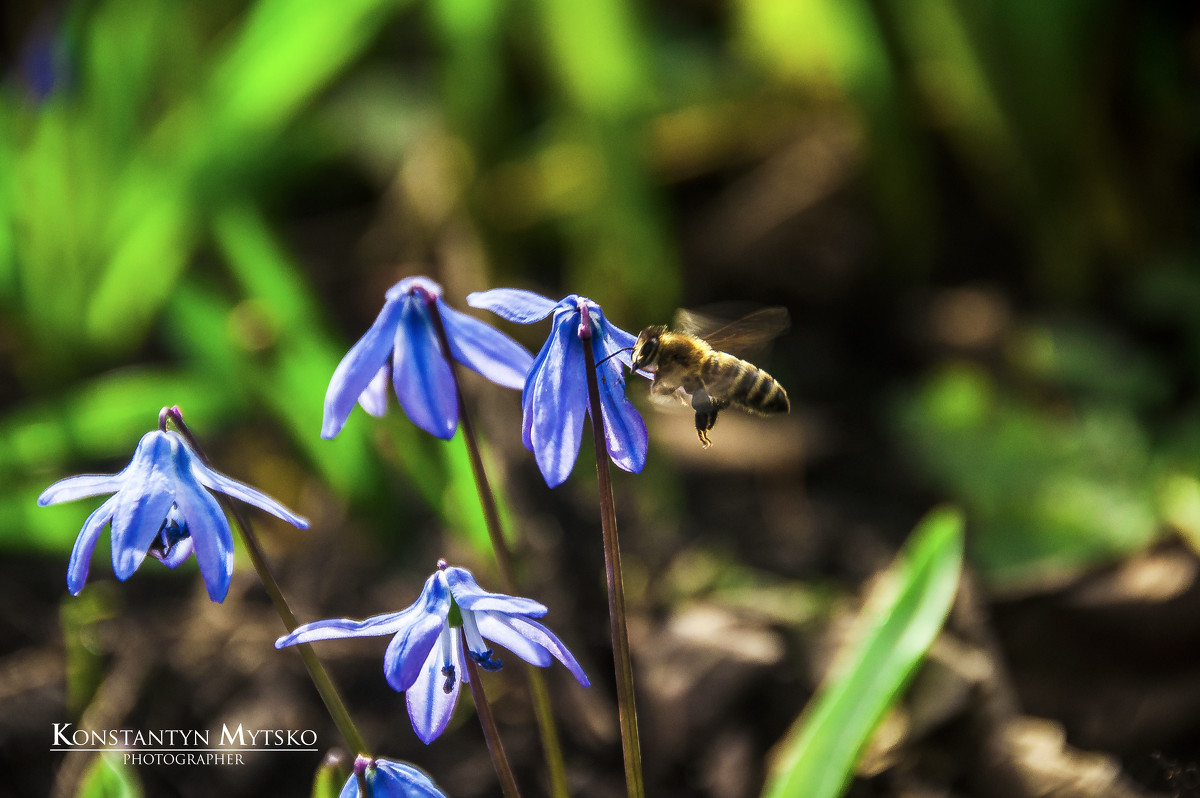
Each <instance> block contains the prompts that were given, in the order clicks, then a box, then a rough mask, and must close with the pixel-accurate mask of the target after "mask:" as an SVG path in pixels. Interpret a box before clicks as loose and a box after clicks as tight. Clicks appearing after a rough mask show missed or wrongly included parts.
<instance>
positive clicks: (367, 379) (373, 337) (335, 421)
mask: <svg viewBox="0 0 1200 798" xmlns="http://www.w3.org/2000/svg"><path fill="white" fill-rule="evenodd" d="M404 304H405V303H404V302H403V301H388V302H387V303H385V304H384V306H383V310H381V311H380V312H379V315H378V316H377V317H376V318H375V323H374V324H372V325H371V329H369V330H367V332H366V334H364V335H363V337H362V338H359V339H358V342H357V343H355V344H354V346H352V347H350V351H349V352H347V353H346V356H345V357H343V358H342V362H341V363H338V367H337V369H335V370H334V372H333V377H332V378H330V380H329V388H328V390H326V391H325V416H324V419H323V420H322V422H321V437H322V438H326V439H328V438H333V437H335V436H336V435H337V434H338V433H339V432H341V431H342V427H344V426H345V425H346V419H347V417H349V415H350V411H351V410H353V409H354V403H355V402H357V401H358V397H360V396H362V393H363V391H365V390H366V389H367V386H368V385H370V383H371V380H372V378H374V376H375V374H376V373H377V372H378V371H379V367H380V366H382V365H383V364H384V363H386V362H387V358H388V353H389V352H391V351H392V344H393V341H394V339H395V335H396V326H397V325H398V324H399V323H400V313H401V311H402V310H403V308H404Z"/></svg>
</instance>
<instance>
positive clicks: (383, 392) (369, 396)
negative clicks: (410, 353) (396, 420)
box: [358, 363, 392, 418]
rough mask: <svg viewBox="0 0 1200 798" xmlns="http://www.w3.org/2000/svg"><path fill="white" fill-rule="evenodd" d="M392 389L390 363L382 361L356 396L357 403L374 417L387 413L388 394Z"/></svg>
mask: <svg viewBox="0 0 1200 798" xmlns="http://www.w3.org/2000/svg"><path fill="white" fill-rule="evenodd" d="M391 389H392V364H391V363H384V364H383V366H381V367H380V369H379V371H377V372H375V376H374V377H372V378H371V382H370V384H369V385H367V387H366V389H365V390H364V391H363V392H362V394H361V395H359V397H358V403H359V405H361V406H362V409H363V410H366V411H367V412H368V413H369V414H371V415H372V416H375V418H383V417H384V416H386V415H387V408H388V394H389V393H390V392H391Z"/></svg>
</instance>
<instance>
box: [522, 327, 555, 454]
mask: <svg viewBox="0 0 1200 798" xmlns="http://www.w3.org/2000/svg"><path fill="white" fill-rule="evenodd" d="M554 341H555V339H554V336H553V335H551V336H550V337H549V338H547V339H546V343H544V344H542V348H541V351H539V352H538V353H537V357H536V358H534V360H533V365H532V366H530V367H529V375H528V376H527V377H526V379H525V387H524V389H522V391H521V442H522V443H524V444H525V448H526V449H528V450H529V451H531V452H532V451H533V438H532V431H533V393H534V392H533V384H534V382H535V381H536V379H537V374H538V372H539V371H540V370H541V368H542V364H543V363H544V362H546V356H547V355H548V354H549V353H550V350H551V349H553V348H554Z"/></svg>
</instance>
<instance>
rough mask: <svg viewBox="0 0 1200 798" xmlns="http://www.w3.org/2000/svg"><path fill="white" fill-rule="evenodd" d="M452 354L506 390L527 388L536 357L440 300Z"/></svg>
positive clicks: (504, 336)
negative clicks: (526, 378)
mask: <svg viewBox="0 0 1200 798" xmlns="http://www.w3.org/2000/svg"><path fill="white" fill-rule="evenodd" d="M437 305H438V311H439V312H440V313H441V316H442V323H443V325H444V326H445V327H446V338H447V339H449V341H450V354H451V355H453V356H454V359H455V360H457V361H458V362H459V363H462V364H463V365H464V366H466V367H467V368H469V369H471V370H473V371H475V372H476V373H477V374H481V375H483V376H484V377H487V378H488V379H489V380H491V381H492V382H494V383H496V384H497V385H503V386H504V387H505V388H524V387H525V376H526V375H527V374H529V366H530V365H531V364H532V363H533V355H531V354H529V351H528V350H527V349H526V348H525V347H523V346H521V345H520V344H519V343H517V342H516V341H514V340H513V339H511V338H509V337H508V336H507V335H505V334H504V333H502V332H500V331H499V330H497V329H496V328H495V327H492V326H490V325H488V324H484V323H483V322H482V321H480V320H479V319H476V318H474V317H472V316H468V315H467V314H465V313H460V312H459V311H457V310H455V309H454V308H452V307H450V306H449V305H447V304H446V303H445V302H443V301H441V300H440V299H439V300H438V303H437Z"/></svg>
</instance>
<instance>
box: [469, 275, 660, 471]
mask: <svg viewBox="0 0 1200 798" xmlns="http://www.w3.org/2000/svg"><path fill="white" fill-rule="evenodd" d="M467 304H468V305H470V306H471V307H475V308H484V309H486V310H490V311H492V312H493V313H495V314H497V315H498V316H500V317H502V318H505V319H508V320H509V321H512V322H516V323H518V324H531V323H533V322H535V321H541V320H542V319H544V318H546V317H547V316H549V315H550V314H551V313H553V314H554V323H553V327H552V328H551V330H550V337H549V338H547V339H546V343H545V345H544V346H543V347H542V350H541V351H540V352H538V354H537V357H536V358H534V361H533V367H532V368H531V369H530V370H529V376H528V377H527V378H526V380H525V389H524V392H523V393H522V394H521V406H522V410H523V424H522V435H521V439H522V440H523V441H524V442H525V448H526V449H529V450H530V451H531V452H533V456H534V459H535V460H536V461H537V464H538V468H539V469H540V470H541V472H542V476H543V477H544V478H545V480H546V484H547V485H549V486H550V487H552V488H554V487H557V486H559V485H561V484H562V483H563V482H564V481H566V479H567V477H568V476H570V474H571V470H572V469H573V468H574V467H575V460H576V459H578V457H579V443H580V439H581V438H582V436H583V418H584V415H585V414H587V415H589V416H590V415H591V413H592V408H591V407H590V406H589V403H588V388H587V371H586V369H587V366H586V365H585V362H584V353H583V339H584V338H585V337H587V336H590V337H591V339H592V352H593V356H594V358H595V361H596V363H597V364H598V365H597V369H596V377H597V379H598V380H599V389H600V411H601V417H602V418H603V419H604V436H605V444H606V447H607V449H608V456H609V457H610V458H612V461H613V463H615V464H616V465H617V467H618V468H623V469H625V470H626V471H632V472H633V473H635V474H636V473H640V472H641V470H642V468H643V467H645V465H646V447H647V435H646V423H645V422H644V421H643V420H642V417H641V415H640V414H639V413H638V411H637V409H636V408H635V407H634V406H633V404H632V403H631V402H630V401H629V400H628V399H626V398H625V370H624V369H625V368H627V367H629V364H630V353H629V351H623V350H631V349H632V348H633V344H634V341H635V340H636V338H635V336H633V335H630V334H629V333H627V332H625V331H624V330H622V329H621V328H620V327H617V326H616V325H615V324H611V323H610V322H609V321H608V320H607V319H605V318H604V312H603V311H602V310H601V309H600V306H599V305H597V304H596V303H595V302H593V301H592V300H590V299H587V298H586V297H581V296H578V295H576V294H570V295H568V296H566V297H563V298H562V300H560V301H558V302H555V301H553V300H551V299H547V298H546V297H544V296H541V295H540V294H535V293H533V292H532V291H522V290H519V289H515V288H495V289H492V290H491V291H481V292H477V293H474V294H470V295H469V296H468V297H467Z"/></svg>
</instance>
